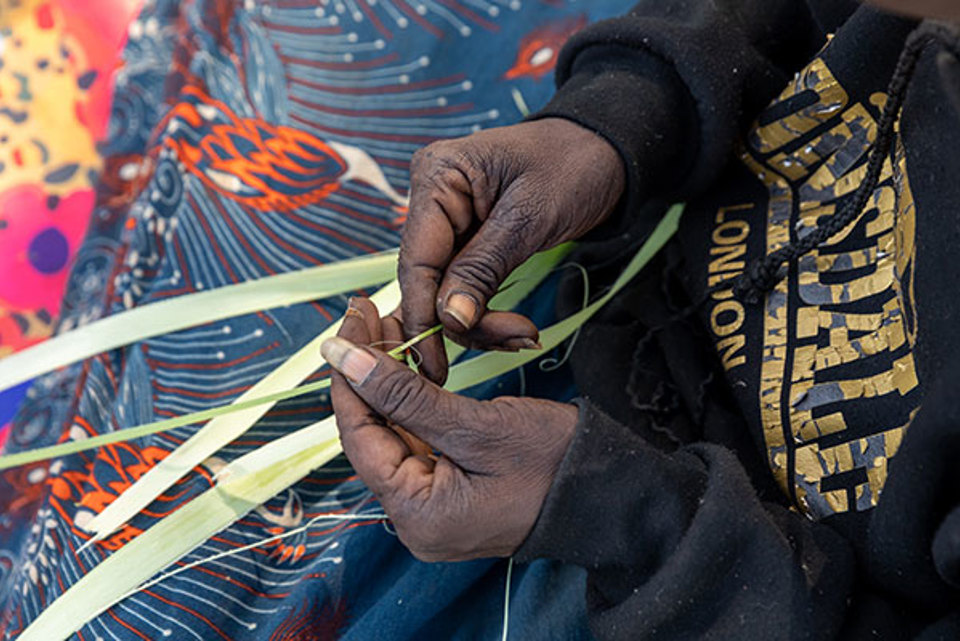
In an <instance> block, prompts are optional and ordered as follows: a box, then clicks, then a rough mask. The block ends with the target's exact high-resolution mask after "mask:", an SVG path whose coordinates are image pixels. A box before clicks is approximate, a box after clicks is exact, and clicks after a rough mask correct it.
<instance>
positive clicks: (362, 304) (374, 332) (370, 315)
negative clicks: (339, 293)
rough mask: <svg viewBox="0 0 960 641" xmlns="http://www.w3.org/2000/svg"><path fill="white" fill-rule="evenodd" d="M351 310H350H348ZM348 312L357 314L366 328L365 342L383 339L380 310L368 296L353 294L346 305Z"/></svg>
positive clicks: (377, 341)
mask: <svg viewBox="0 0 960 641" xmlns="http://www.w3.org/2000/svg"><path fill="white" fill-rule="evenodd" d="M350 310H352V312H351V311H350ZM347 311H348V313H350V314H352V315H355V316H359V317H360V318H361V319H362V320H363V323H364V325H366V328H367V337H368V340H367V343H368V344H369V343H379V342H381V341H382V340H383V329H382V326H381V323H380V312H379V311H378V310H377V306H376V305H374V304H373V302H372V301H371V300H370V299H369V298H365V297H363V296H354V297H352V298H351V299H350V304H349V306H348V307H347Z"/></svg>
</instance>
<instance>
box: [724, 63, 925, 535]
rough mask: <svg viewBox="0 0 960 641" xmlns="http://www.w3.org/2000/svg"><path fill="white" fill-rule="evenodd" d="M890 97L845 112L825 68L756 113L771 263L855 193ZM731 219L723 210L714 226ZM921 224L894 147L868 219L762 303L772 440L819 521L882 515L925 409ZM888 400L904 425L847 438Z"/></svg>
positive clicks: (847, 104) (841, 94)
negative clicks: (918, 358) (920, 372)
mask: <svg viewBox="0 0 960 641" xmlns="http://www.w3.org/2000/svg"><path fill="white" fill-rule="evenodd" d="M885 100H886V96H885V95H884V94H874V95H873V96H872V97H871V99H870V102H871V105H869V107H872V109H870V108H868V106H867V105H864V104H861V103H852V104H851V101H850V98H849V96H848V94H847V92H846V91H845V90H844V89H843V87H842V86H841V85H840V83H839V82H838V81H837V79H836V78H835V77H834V75H833V74H832V73H831V71H830V69H828V68H827V66H826V64H824V62H823V61H822V60H817V61H815V62H814V63H813V64H811V65H810V66H809V67H808V68H807V69H806V70H804V71H803V72H802V73H801V74H799V75H798V76H797V78H796V79H795V81H794V82H793V84H792V85H791V86H790V87H788V88H787V90H786V91H784V93H783V94H782V95H781V96H780V97H779V98H778V99H777V100H776V101H775V102H774V104H773V105H772V106H771V107H770V109H769V110H768V111H767V115H766V116H761V118H760V121H759V124H758V125H757V126H756V127H755V128H754V130H753V131H752V133H751V135H750V136H749V138H748V141H747V148H746V151H745V152H744V154H743V157H742V160H743V162H744V163H745V164H746V165H747V167H748V168H749V169H750V170H751V171H752V172H753V173H754V174H755V175H757V176H758V177H759V178H760V180H761V181H762V182H763V183H764V184H765V186H766V188H767V190H768V192H769V202H768V207H767V212H766V220H765V221H764V223H765V226H766V251H767V253H770V252H773V251H775V250H777V249H779V248H780V247H782V246H784V245H785V244H787V243H789V242H790V240H791V232H792V233H793V235H794V237H795V238H802V237H803V236H804V235H805V234H807V233H810V232H812V231H813V230H814V229H815V228H816V226H817V224H818V221H820V220H824V219H826V218H827V217H829V216H832V215H833V214H834V213H835V212H836V211H837V210H838V209H839V208H840V207H842V203H841V202H838V201H840V200H841V199H842V198H843V197H844V196H848V195H850V194H852V193H853V192H854V191H855V190H856V189H857V187H858V186H859V185H860V182H861V181H862V179H863V177H864V174H865V172H866V159H867V155H868V153H869V150H870V147H871V145H872V144H873V143H874V141H875V139H876V136H877V118H876V117H875V116H874V115H873V114H879V112H880V110H881V109H882V107H883V105H884V103H885ZM781 114H786V115H781ZM823 129H826V132H822V131H823ZM814 132H822V133H819V135H814ZM728 211H729V209H728V210H721V212H720V213H719V214H718V220H717V223H718V224H720V214H726V213H727V212H728ZM915 219H916V212H915V208H914V200H913V196H912V194H911V191H910V183H909V180H908V178H907V168H906V159H905V156H904V153H903V147H902V143H901V141H900V140H899V136H898V139H897V141H896V143H895V144H894V151H893V152H892V154H891V158H889V159H888V160H887V162H886V164H885V166H884V168H883V174H882V177H881V180H880V183H879V185H878V187H877V188H876V190H875V191H874V193H873V196H872V199H871V200H870V202H869V204H868V205H867V208H866V210H865V211H864V212H863V213H862V214H861V216H860V217H859V218H858V219H857V220H856V221H855V222H854V223H852V224H851V225H850V226H848V228H847V229H844V230H843V231H841V232H840V233H839V234H837V235H836V236H834V237H833V238H831V239H829V240H828V241H827V242H826V243H825V244H824V245H822V246H821V247H819V248H818V249H817V250H814V251H812V252H810V253H809V254H807V255H805V256H803V257H802V258H801V259H800V260H799V261H798V264H797V266H796V267H795V268H794V272H793V273H791V274H790V275H789V277H788V278H785V279H784V280H782V281H781V282H780V283H779V284H778V286H777V288H776V289H775V290H774V291H773V292H771V293H770V294H769V295H768V297H767V300H766V303H765V308H764V317H763V352H762V358H761V363H760V365H759V366H760V369H761V372H760V390H759V401H760V408H761V420H762V424H763V430H764V440H765V443H766V448H767V453H768V457H769V464H770V467H771V469H772V470H773V472H774V475H775V476H776V478H777V480H778V481H779V483H780V484H781V486H782V487H783V488H784V489H785V490H787V491H788V492H790V493H791V494H793V495H794V496H795V498H796V501H797V503H798V504H799V505H800V507H801V508H802V509H804V510H805V511H806V512H807V513H808V514H810V515H811V516H814V517H818V518H819V517H824V516H829V515H831V514H836V513H842V512H848V511H864V510H868V509H870V508H872V507H873V506H875V505H876V504H877V500H878V498H879V496H880V493H881V491H882V490H883V485H884V483H885V481H886V478H887V463H888V461H889V460H890V458H891V457H893V456H894V455H895V454H896V452H897V448H898V447H899V446H900V443H901V441H902V440H903V435H904V431H905V430H906V428H907V426H908V425H909V419H910V418H912V416H913V414H915V412H916V409H917V407H919V397H920V394H919V381H918V379H917V374H916V367H915V364H914V357H913V348H914V345H915V342H916V335H917V320H916V318H915V311H914V310H915V306H914V301H913V295H914V294H913V272H914V269H913V266H914V256H915V250H916V247H915V244H914V231H915V228H914V225H915ZM727 222H729V221H727ZM791 227H792V229H791ZM719 229H720V227H717V228H715V231H716V230H719ZM715 236H716V234H715ZM716 240H717V238H716V237H715V238H714V241H716ZM718 249H720V246H718V245H717V244H716V242H715V245H714V250H715V251H717V250H718ZM728 251H729V249H728ZM738 267H740V269H741V270H742V266H739V265H738ZM721 302H722V301H721ZM734 316H735V315H733V316H732V315H731V314H727V315H726V318H727V319H733V318H734ZM714 332H715V333H717V327H716V323H715V327H714ZM717 336H718V341H719V342H723V341H724V340H726V341H727V343H726V348H727V350H726V353H724V351H723V347H724V346H723V345H719V343H718V346H719V347H721V356H722V357H724V361H725V364H726V366H727V369H728V370H729V369H732V368H734V367H736V366H738V365H742V364H744V362H745V360H744V359H742V357H741V358H740V360H736V359H735V358H734V357H733V354H732V353H731V351H730V350H731V349H732V347H736V345H731V343H730V340H731V338H730V337H729V336H723V335H722V334H721V333H717ZM754 365H756V364H754ZM851 371H856V372H857V373H858V375H857V376H856V377H852V376H851V374H850V372H851ZM888 395H894V396H898V397H900V398H899V399H898V400H899V402H900V403H901V406H902V404H907V405H908V406H909V407H910V408H912V412H910V413H909V418H905V417H904V416H901V417H900V418H899V419H897V418H891V417H887V416H884V413H883V412H874V413H870V417H871V419H870V420H871V423H873V424H871V425H867V426H864V425H857V426H855V427H856V429H855V430H853V429H851V426H850V425H848V419H849V417H850V412H851V411H852V410H853V409H854V408H855V407H857V406H858V405H859V407H860V409H861V410H862V408H863V399H877V398H879V397H885V396H888ZM860 416H862V413H861V414H860ZM884 421H887V423H890V424H886V423H884ZM860 422H861V423H862V422H863V421H860Z"/></svg>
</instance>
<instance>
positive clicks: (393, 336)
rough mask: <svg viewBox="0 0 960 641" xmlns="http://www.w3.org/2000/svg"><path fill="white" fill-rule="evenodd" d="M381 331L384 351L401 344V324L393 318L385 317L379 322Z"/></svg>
mask: <svg viewBox="0 0 960 641" xmlns="http://www.w3.org/2000/svg"><path fill="white" fill-rule="evenodd" d="M380 327H381V328H382V331H383V342H384V343H385V345H384V347H386V348H387V349H386V350H385V351H390V350H391V349H393V348H394V347H398V346H400V345H401V344H403V342H404V340H403V324H402V323H401V322H400V321H399V320H398V319H397V318H396V317H395V316H385V317H384V318H383V320H382V321H381V322H380Z"/></svg>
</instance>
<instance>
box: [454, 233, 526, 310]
mask: <svg viewBox="0 0 960 641" xmlns="http://www.w3.org/2000/svg"><path fill="white" fill-rule="evenodd" d="M507 251H508V250H507V249H506V248H503V247H500V246H497V245H488V246H486V247H484V248H483V253H482V254H481V253H480V252H474V253H471V254H468V255H466V256H463V257H462V258H461V259H460V260H458V261H457V262H456V263H455V264H453V265H452V266H451V267H450V269H449V270H448V274H449V276H451V277H453V278H455V279H457V280H460V281H463V282H464V283H466V284H467V285H469V286H471V287H474V288H476V289H477V291H479V292H480V293H481V294H482V295H483V296H484V298H487V299H489V298H490V297H492V296H493V295H494V294H495V293H497V289H498V288H499V287H500V282H501V281H502V280H503V278H505V277H506V275H507V273H509V271H510V262H511V261H510V260H509V259H508V258H507V253H506V252H507Z"/></svg>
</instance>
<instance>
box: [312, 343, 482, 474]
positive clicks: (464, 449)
mask: <svg viewBox="0 0 960 641" xmlns="http://www.w3.org/2000/svg"><path fill="white" fill-rule="evenodd" d="M320 351H321V353H322V354H323V357H324V358H325V359H326V360H327V363H329V364H330V366H331V367H333V368H334V369H335V370H337V371H338V372H340V373H341V374H343V375H344V377H346V379H347V380H348V381H349V382H350V384H351V386H352V387H353V389H354V391H355V392H356V393H357V395H358V396H360V398H362V399H363V400H364V401H365V402H366V404H367V405H369V406H370V407H371V408H372V409H373V410H374V411H375V412H377V413H378V414H380V415H381V416H383V417H384V418H386V419H388V420H390V421H393V422H394V423H396V424H397V425H399V426H401V427H402V428H404V429H406V430H407V431H409V432H410V433H411V434H413V435H415V436H417V437H419V438H421V439H423V440H424V441H426V442H427V443H429V444H430V445H432V446H433V447H435V448H437V449H439V450H440V451H441V452H443V453H444V454H445V455H447V456H448V457H450V458H451V459H453V460H454V461H460V460H461V459H470V458H473V459H476V457H477V454H478V453H479V452H478V451H477V450H478V448H477V432H478V431H479V430H480V429H482V426H483V425H485V424H487V423H484V422H483V413H484V412H485V411H486V410H485V405H484V404H483V403H481V402H480V401H477V400H474V399H471V398H467V397H464V396H458V395H456V394H453V393H451V392H448V391H446V390H444V389H443V388H441V387H439V386H438V385H436V384H434V383H433V382H431V381H430V380H428V379H427V378H425V377H423V376H421V375H420V374H418V373H416V372H415V371H413V370H412V369H410V368H409V367H407V366H406V365H404V364H403V363H401V362H399V361H397V360H395V359H394V358H392V357H391V356H390V355H389V354H386V353H384V352H380V351H377V350H373V349H369V348H366V347H361V346H358V345H355V344H353V343H351V342H350V341H348V340H346V339H345V338H341V337H339V336H338V337H335V338H330V339H327V340H326V341H324V342H323V344H322V345H321V346H320ZM472 426H477V427H476V429H473V427H472Z"/></svg>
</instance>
